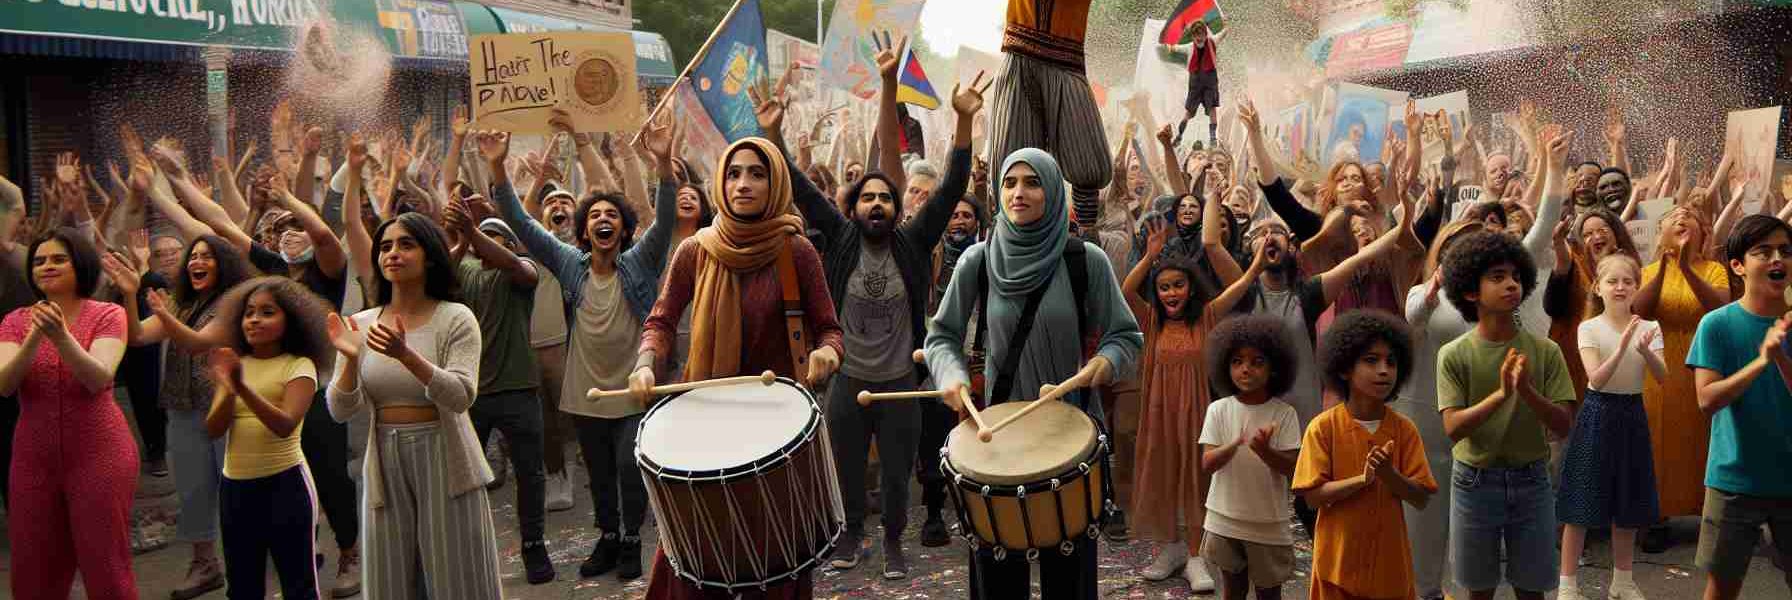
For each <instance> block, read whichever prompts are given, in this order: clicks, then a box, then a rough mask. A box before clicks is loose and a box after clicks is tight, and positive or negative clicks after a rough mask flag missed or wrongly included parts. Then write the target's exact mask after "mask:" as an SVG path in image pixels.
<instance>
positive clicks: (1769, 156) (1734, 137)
mask: <svg viewBox="0 0 1792 600" xmlns="http://www.w3.org/2000/svg"><path fill="white" fill-rule="evenodd" d="M1779 134H1780V107H1778V106H1770V107H1767V108H1757V109H1754V110H1739V111H1735V112H1732V113H1730V116H1729V119H1728V122H1726V123H1725V125H1724V139H1725V140H1729V143H1730V144H1731V151H1732V152H1735V160H1736V163H1735V165H1733V166H1732V167H1731V168H1730V181H1729V189H1731V190H1732V191H1733V190H1735V189H1736V187H1737V186H1741V187H1742V189H1743V198H1744V200H1743V202H1744V203H1745V206H1746V207H1750V208H1753V209H1754V211H1753V212H1751V213H1748V214H1754V213H1758V212H1760V210H1761V208H1762V207H1763V206H1765V203H1764V202H1763V201H1764V200H1766V198H1767V192H1768V190H1769V186H1770V184H1771V183H1772V180H1773V153H1774V149H1775V148H1777V147H1778V146H1779V139H1780V135H1779ZM1726 200H1727V199H1726Z"/></svg>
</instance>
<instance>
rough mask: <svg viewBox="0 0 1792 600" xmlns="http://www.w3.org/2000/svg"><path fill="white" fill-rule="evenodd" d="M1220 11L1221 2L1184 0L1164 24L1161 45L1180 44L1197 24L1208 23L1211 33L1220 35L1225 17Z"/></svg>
mask: <svg viewBox="0 0 1792 600" xmlns="http://www.w3.org/2000/svg"><path fill="white" fill-rule="evenodd" d="M1225 14H1226V13H1225V12H1224V11H1222V10H1220V1H1219V0H1182V2H1181V3H1180V4H1178V5H1177V6H1176V10H1174V11H1171V12H1170V18H1169V19H1168V20H1167V21H1165V22H1164V30H1163V33H1160V34H1158V36H1157V43H1159V44H1170V45H1175V44H1180V43H1183V42H1184V41H1185V40H1186V39H1187V38H1188V37H1189V35H1190V31H1191V30H1192V29H1193V28H1194V26H1195V23H1199V22H1205V23H1207V29H1208V31H1209V32H1210V33H1219V32H1220V30H1221V29H1224V27H1222V26H1221V24H1220V20H1221V19H1223V18H1224V17H1225Z"/></svg>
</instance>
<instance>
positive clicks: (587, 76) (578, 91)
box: [572, 50, 632, 112]
mask: <svg viewBox="0 0 1792 600" xmlns="http://www.w3.org/2000/svg"><path fill="white" fill-rule="evenodd" d="M631 58H632V57H631ZM573 62H574V64H577V65H578V67H577V68H575V69H574V70H573V73H572V89H573V96H574V97H575V98H577V99H578V103H579V104H580V105H581V106H580V108H583V109H585V110H589V111H593V112H595V111H601V110H605V109H608V108H610V107H611V106H610V105H611V104H612V103H614V102H615V101H616V99H617V98H619V97H621V88H622V78H621V76H620V75H619V73H620V72H621V70H620V69H618V68H617V67H616V64H617V62H616V58H615V57H614V56H611V55H610V53H608V52H603V51H600V50H588V51H585V52H582V53H580V54H579V55H578V57H577V58H576V59H575V60H574V61H573Z"/></svg>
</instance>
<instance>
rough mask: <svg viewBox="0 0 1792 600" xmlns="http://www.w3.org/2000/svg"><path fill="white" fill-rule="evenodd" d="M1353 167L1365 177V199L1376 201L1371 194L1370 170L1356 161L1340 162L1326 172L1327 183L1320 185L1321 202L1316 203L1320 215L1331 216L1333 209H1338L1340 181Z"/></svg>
mask: <svg viewBox="0 0 1792 600" xmlns="http://www.w3.org/2000/svg"><path fill="white" fill-rule="evenodd" d="M1351 167H1356V170H1357V173H1359V174H1361V175H1362V176H1363V192H1362V194H1363V197H1364V198H1367V199H1369V200H1370V201H1373V200H1374V195H1373V194H1372V193H1371V192H1370V187H1369V184H1370V181H1369V170H1368V169H1365V168H1363V164H1362V163H1359V162H1357V161H1354V160H1345V161H1338V162H1337V163H1333V164H1332V168H1331V169H1330V170H1328V171H1326V172H1325V181H1324V182H1322V183H1320V184H1319V201H1318V202H1317V203H1316V204H1318V205H1319V214H1321V215H1327V214H1331V212H1332V209H1334V208H1337V207H1338V180H1340V179H1343V178H1344V170H1345V169H1349V168H1351Z"/></svg>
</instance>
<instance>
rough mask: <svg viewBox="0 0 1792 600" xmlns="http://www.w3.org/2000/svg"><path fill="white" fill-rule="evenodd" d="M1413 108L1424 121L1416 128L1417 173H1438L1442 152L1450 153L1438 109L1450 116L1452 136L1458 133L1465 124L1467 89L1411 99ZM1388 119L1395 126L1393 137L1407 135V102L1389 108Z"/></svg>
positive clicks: (1467, 116)
mask: <svg viewBox="0 0 1792 600" xmlns="http://www.w3.org/2000/svg"><path fill="white" fill-rule="evenodd" d="M1413 107H1414V108H1415V109H1416V110H1418V111H1419V114H1421V115H1423V116H1424V124H1423V125H1422V126H1421V127H1422V128H1421V129H1420V131H1419V151H1420V153H1421V156H1420V158H1419V161H1420V162H1419V169H1420V176H1421V178H1423V177H1424V176H1428V175H1437V174H1441V171H1442V169H1443V160H1444V155H1446V154H1448V153H1449V152H1450V148H1448V147H1447V146H1446V145H1445V144H1444V129H1443V127H1442V123H1440V122H1439V121H1438V119H1437V113H1438V111H1443V112H1444V114H1445V115H1447V116H1448V117H1449V126H1450V131H1451V132H1453V134H1452V136H1451V139H1455V138H1456V137H1459V136H1460V135H1461V132H1462V131H1463V130H1464V129H1465V128H1466V127H1468V123H1469V117H1470V115H1469V107H1468V92H1467V91H1466V90H1459V91H1455V92H1450V93H1448V94H1440V95H1436V96H1431V97H1429V98H1420V99H1418V100H1415V101H1413ZM1388 122H1389V123H1390V124H1392V125H1393V127H1394V136H1395V137H1401V138H1403V137H1406V105H1405V104H1401V105H1399V106H1395V107H1392V108H1389V109H1388Z"/></svg>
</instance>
